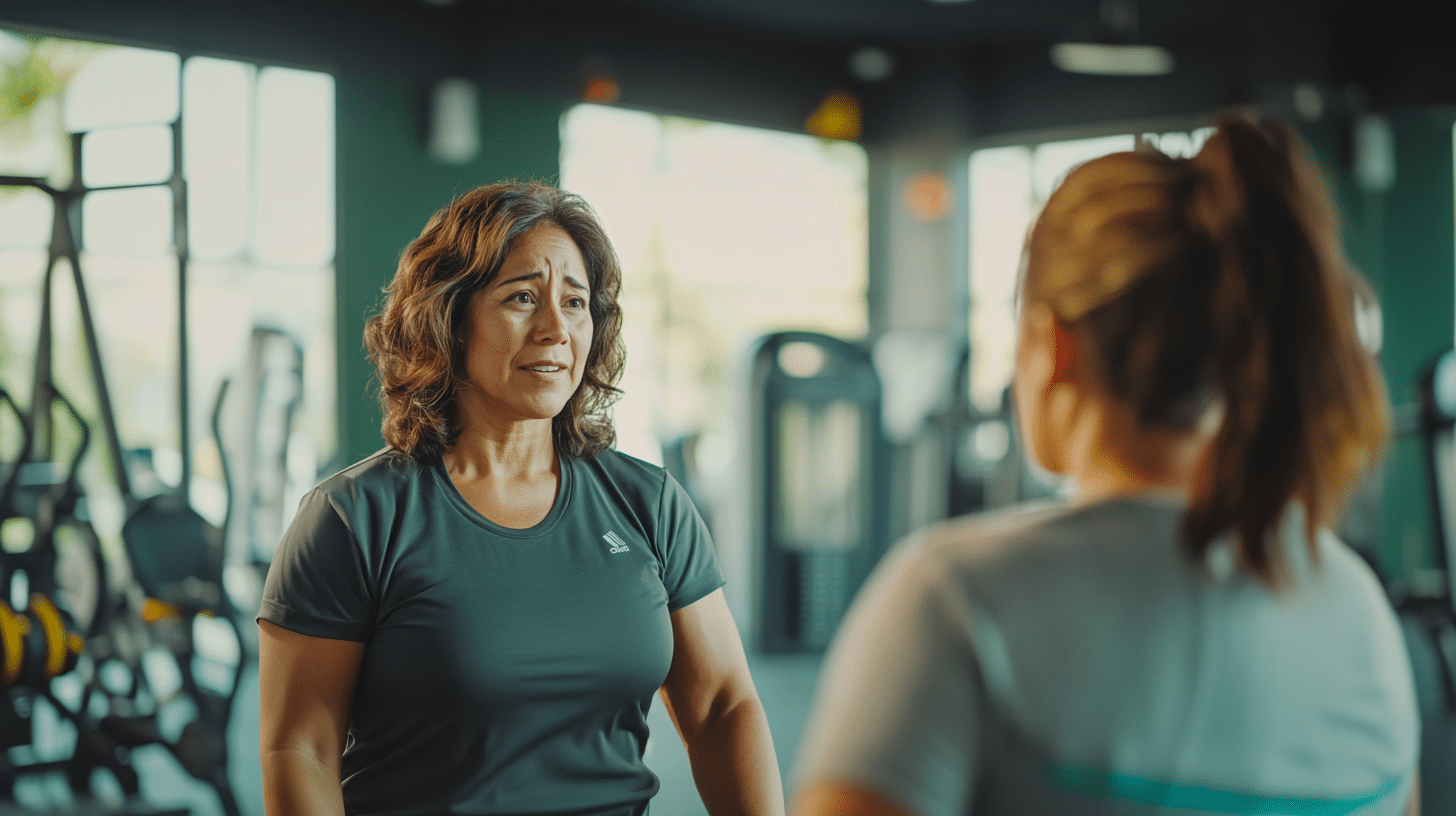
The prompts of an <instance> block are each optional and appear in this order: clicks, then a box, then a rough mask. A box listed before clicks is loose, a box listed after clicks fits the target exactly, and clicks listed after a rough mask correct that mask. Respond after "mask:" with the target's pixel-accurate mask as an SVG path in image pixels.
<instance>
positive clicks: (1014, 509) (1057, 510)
mask: <svg viewBox="0 0 1456 816" xmlns="http://www.w3.org/2000/svg"><path fill="white" fill-rule="evenodd" d="M1074 512H1075V508H1073V507H1072V506H1071V505H1069V504H1068V503H1066V502H1065V501H1060V500H1055V499H1047V500H1041V501H1032V502H1024V503H1021V504H1015V505H1011V506H1008V507H1001V508H997V509H994V510H985V511H982V512H978V513H970V514H968V515H964V516H957V517H955V518H951V519H947V520H945V521H941V522H938V523H935V524H931V525H929V526H927V527H924V528H922V529H920V530H918V531H916V532H914V533H912V534H911V535H910V536H908V537H907V538H906V539H905V541H904V542H903V543H902V544H901V545H900V546H901V547H902V548H905V549H906V551H907V552H908V553H914V554H915V555H916V556H918V557H920V558H925V559H930V560H937V561H954V562H960V563H966V562H980V561H995V560H998V559H1004V558H1007V557H1012V556H1014V555H1015V554H1016V553H1017V552H1018V551H1020V550H1022V549H1024V548H1025V547H1026V545H1027V544H1029V543H1032V542H1037V541H1041V540H1044V539H1046V538H1047V535H1046V534H1047V532H1048V531H1049V530H1051V529H1053V528H1054V527H1056V526H1058V522H1060V521H1062V520H1064V519H1065V518H1066V517H1067V516H1068V515H1069V514H1072V513H1074Z"/></svg>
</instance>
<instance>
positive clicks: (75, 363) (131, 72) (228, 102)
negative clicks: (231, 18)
mask: <svg viewBox="0 0 1456 816" xmlns="http://www.w3.org/2000/svg"><path fill="white" fill-rule="evenodd" d="M0 68H3V72H4V73H3V85H0V105H3V107H0V176H10V177H16V178H12V179H11V183H7V184H4V185H0V383H3V386H4V388H5V389H6V390H7V391H8V392H10V393H11V394H14V395H15V396H16V398H17V400H18V401H19V402H21V403H22V404H26V403H27V402H28V401H29V399H30V392H31V381H32V372H33V367H34V363H35V360H36V357H37V352H36V349H37V346H38V342H37V338H38V337H39V332H40V315H41V312H42V309H41V307H42V303H41V289H42V279H43V274H44V271H45V269H46V267H47V262H48V253H49V252H50V251H51V249H52V248H53V242H52V238H53V236H52V222H53V216H54V215H55V206H54V203H53V202H54V201H55V200H57V199H56V198H55V197H53V196H52V195H49V194H47V193H46V192H44V191H43V190H41V189H39V188H38V187H36V186H27V185H26V184H22V183H18V182H17V181H16V179H17V178H34V179H40V180H43V181H44V183H45V184H46V185H48V186H49V187H51V188H54V189H57V190H62V191H69V192H68V194H70V195H73V196H74V200H75V201H76V202H77V203H76V204H75V205H74V206H73V207H71V208H69V219H68V221H69V223H70V226H71V227H72V228H73V229H74V230H75V233H76V235H77V237H78V239H79V242H80V245H79V250H80V252H79V259H80V267H81V272H82V279H83V281H84V285H85V289H86V294H87V295H88V296H89V302H90V311H91V313H92V317H93V318H94V321H95V325H96V329H97V334H98V337H99V340H100V344H99V345H100V349H101V361H100V362H101V364H102V366H103V368H104V371H105V375H106V378H107V380H108V383H109V390H110V396H111V403H112V407H113V408H114V412H115V416H116V423H117V427H118V431H119V437H120V441H121V446H122V448H123V449H124V450H126V451H127V452H128V453H127V454H126V457H127V466H128V469H129V471H130V472H131V473H132V474H133V477H134V481H135V486H136V489H135V491H134V492H136V493H140V494H142V495H145V494H147V493H149V492H158V491H160V490H166V489H178V488H179V487H181V486H180V484H179V482H180V480H181V479H182V476H183V473H184V472H188V473H189V474H190V479H189V481H190V484H188V485H186V486H185V489H184V493H185V494H187V495H188V496H189V497H190V499H191V501H192V503H193V504H194V506H195V507H196V508H197V509H198V510H199V511H200V512H201V513H203V515H205V516H207V517H209V518H210V519H211V520H213V521H214V522H220V521H221V520H222V518H223V514H224V512H225V510H226V508H227V504H228V496H227V495H226V491H225V490H224V489H223V462H222V458H221V456H220V455H219V448H218V446H217V445H216V444H214V442H213V436H212V431H211V428H210V418H211V412H212V408H213V400H214V397H215V395H216V394H217V391H218V386H219V383H220V382H221V380H222V379H223V378H224V377H230V378H232V379H233V381H234V388H233V391H234V392H235V393H236V392H238V391H240V390H245V389H244V387H243V386H244V383H243V380H244V379H245V378H244V377H243V376H242V375H243V374H244V371H243V369H244V367H245V362H246V361H247V359H248V355H249V352H250V349H254V348H256V342H255V340H254V338H255V336H256V334H255V328H258V327H262V328H264V329H266V330H267V331H268V332H270V333H271V334H270V336H276V337H287V338H289V344H290V345H294V346H295V347H301V348H302V349H303V354H302V358H301V359H302V378H301V379H302V402H301V403H299V404H298V407H297V410H296V411H295V412H294V414H293V417H292V419H293V421H292V423H291V425H289V426H285V427H284V428H283V429H282V430H280V429H277V428H275V429H271V432H273V433H275V434H276V433H286V434H288V435H289V439H288V440H287V441H288V442H289V443H290V444H288V445H287V446H286V448H287V450H288V451H289V456H290V457H291V464H290V466H289V470H290V476H289V481H290V482H292V483H295V485H294V486H293V487H290V488H289V490H292V491H295V492H296V491H297V490H299V489H301V488H302V487H304V486H307V485H308V484H311V483H312V481H313V480H314V479H315V477H316V474H317V469H318V467H319V463H320V462H321V461H324V460H326V459H328V458H329V457H331V456H332V455H333V452H334V448H335V438H336V436H335V428H334V422H335V420H334V417H335V411H334V393H333V391H334V377H333V368H334V353H333V328H332V326H333V301H334V298H333V285H334V284H333V280H334V278H333V274H334V273H333V267H332V264H333V254H334V243H335V239H334V186H333V185H334V182H333V179H334V161H333V155H334V148H333V137H334V134H333V126H334V125H333V123H334V115H333V107H334V101H333V99H334V92H333V80H332V78H331V77H329V76H328V75H326V74H321V73H316V72H311V71H301V70H293V69H285V68H278V67H266V66H257V65H252V64H248V63H243V62H235V61H230V60H221V59H211V58H203V57H189V58H185V59H184V58H182V57H180V56H179V55H177V54H174V53H169V52H165V51H155V50H147V49H140V48H125V47H113V46H105V45H99V44H93V43H82V42H74V41H67V40H59V39H51V38H37V37H33V36H29V35H23V34H19V33H11V32H4V31H0ZM179 151H180V152H179ZM78 164H79V167H78ZM179 195H182V196H185V202H183V201H179V198H178V197H179ZM179 205H183V206H179ZM54 281H55V286H54V288H53V291H52V293H51V308H52V311H53V326H52V331H51V332H50V335H51V338H52V343H53V353H52V358H53V361H54V380H55V382H56V384H57V387H58V388H59V389H60V390H61V391H62V392H64V393H65V394H66V396H67V397H69V398H70V399H71V400H72V401H73V402H75V403H76V404H77V408H78V409H79V413H80V414H81V415H82V416H83V417H84V418H85V419H86V420H87V422H88V423H91V425H92V430H93V432H94V433H95V435H94V436H93V440H92V447H91V451H92V452H91V454H89V455H88V457H87V462H86V466H85V469H84V471H83V473H84V481H85V484H86V490H87V493H88V498H89V504H90V512H91V515H92V517H93V518H94V520H95V522H96V525H97V528H98V530H99V531H100V532H101V533H102V534H103V536H104V537H106V538H107V539H109V540H110V541H113V542H114V541H115V539H116V533H117V531H118V530H119V528H120V525H121V521H122V518H121V516H122V514H123V506H124V505H123V501H122V499H121V496H120V495H119V492H118V490H117V486H116V481H115V480H114V479H113V478H112V470H111V466H110V462H111V456H110V452H109V451H108V450H106V445H105V440H104V438H103V437H102V435H101V433H100V426H99V422H98V418H99V416H100V408H101V406H100V405H99V404H98V401H97V397H96V390H95V389H94V387H93V385H92V379H91V373H90V372H91V365H92V361H91V360H90V358H89V355H88V353H87V349H86V345H85V343H84V342H83V335H82V328H81V313H80V310H79V308H78V298H77V293H76V290H75V288H74V287H73V285H72V282H71V281H72V270H71V265H70V264H69V263H68V262H66V261H64V260H62V261H60V262H59V265H58V267H57V268H56V273H55V276H54ZM184 314H185V326H183V325H182V324H183V320H182V317H183V315H184ZM184 332H185V333H184ZM184 360H185V361H186V366H185V369H184V368H183V367H182V365H181V361H184ZM268 365H271V363H269V362H268V361H264V362H263V366H264V367H265V368H266V367H267V366H268ZM184 371H185V377H184V376H183V372H184ZM184 384H185V386H186V387H185V389H184ZM255 384H256V383H255ZM184 390H185V392H186V393H185V397H186V404H187V406H188V408H187V411H186V416H182V409H181V407H180V406H181V404H182V399H181V398H182V396H183V394H182V392H183V391H184ZM255 390H256V389H255ZM255 396H256V395H255ZM274 396H275V397H276V395H274ZM249 417H250V414H249V410H248V409H243V408H241V407H239V406H236V405H235V406H234V407H233V409H232V410H231V411H230V412H228V413H226V414H225V415H224V420H225V422H229V423H238V422H247V421H249ZM184 427H185V428H186V431H187V433H186V434H184V433H183V428H184ZM63 430H64V429H62V428H61V427H60V426H59V424H58V426H57V432H58V433H60V432H62V431H63ZM183 439H187V440H188V441H189V442H188V444H189V446H190V449H188V450H184V449H183V444H182V442H183ZM275 447H277V448H278V449H283V447H284V446H283V445H281V444H278V445H275ZM8 450H9V449H7V452H8ZM230 464H231V465H232V466H233V467H234V469H235V472H236V468H237V467H238V465H239V463H238V462H236V461H234V462H231V463H230ZM288 506H289V507H290V509H291V504H289V505H288ZM275 526H276V525H275ZM274 543H275V544H276V542H274ZM113 546H116V545H113ZM255 555H256V554H255ZM265 555H266V553H265Z"/></svg>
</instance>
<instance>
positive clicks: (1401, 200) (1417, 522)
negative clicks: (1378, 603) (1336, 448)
mask: <svg viewBox="0 0 1456 816" xmlns="http://www.w3.org/2000/svg"><path fill="white" fill-rule="evenodd" d="M1453 121H1456V111H1452V110H1447V109H1442V110H1423V111H1412V112H1409V113H1402V114H1397V115H1394V116H1392V117H1391V124H1392V126H1393V128H1394V132H1395V145H1396V151H1395V153H1396V155H1395V160H1396V179H1395V185H1394V186H1393V187H1392V188H1391V189H1390V191H1389V192H1387V193H1385V194H1384V195H1383V196H1378V197H1377V196H1375V195H1369V197H1368V199H1367V202H1366V216H1367V230H1368V234H1370V235H1372V236H1373V237H1374V239H1375V240H1376V241H1378V249H1379V255H1380V268H1379V270H1378V272H1376V275H1377V276H1376V277H1375V279H1374V281H1373V282H1374V283H1375V286H1376V288H1377V290H1378V291H1379V293H1380V297H1381V302H1382V303H1383V304H1384V307H1385V314H1386V316H1387V318H1386V320H1385V347H1384V349H1383V350H1382V353H1381V357H1382V361H1383V362H1384V366H1385V376H1386V381H1387V383H1388V385H1389V388H1390V396H1391V400H1392V401H1393V402H1394V403H1395V404H1396V405H1397V406H1406V405H1412V404H1414V402H1415V399H1416V392H1415V381H1416V377H1417V376H1418V375H1419V373H1420V371H1421V370H1422V369H1423V368H1425V367H1426V366H1427V365H1429V364H1430V362H1431V361H1432V360H1433V359H1434V358H1435V357H1436V355H1437V354H1439V353H1440V352H1441V351H1443V350H1444V349H1446V348H1448V347H1450V345H1451V342H1452V336H1453V334H1456V211H1453V186H1452V185H1453V176H1452V169H1453V168H1452V140H1451V127H1452V123H1453ZM1424 468H1425V460H1424V453H1423V451H1422V449H1421V446H1420V440H1419V437H1418V436H1417V435H1416V434H1414V433H1405V434H1402V435H1400V436H1398V437H1397V438H1396V440H1395V442H1394V444H1393V445H1392V446H1391V450H1390V454H1389V455H1388V457H1387V460H1386V468H1385V493H1384V495H1385V507H1384V513H1383V514H1382V515H1383V523H1382V526H1381V549H1382V556H1383V558H1382V560H1383V563H1384V564H1385V565H1386V566H1387V568H1388V569H1395V568H1398V569H1399V570H1400V572H1407V571H1408V570H1409V569H1410V568H1412V567H1415V566H1428V565H1430V564H1431V563H1432V558H1433V552H1432V542H1433V541H1434V531H1433V527H1432V518H1431V514H1430V506H1429V498H1428V493H1427V490H1428V488H1427V485H1426V481H1425V471H1424Z"/></svg>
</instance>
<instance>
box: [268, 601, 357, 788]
mask: <svg viewBox="0 0 1456 816" xmlns="http://www.w3.org/2000/svg"><path fill="white" fill-rule="evenodd" d="M363 657H364V644H363V643H357V642H355V641H351V640H331V639H329V638H316V637H310V636H308V635H300V634H298V633H297V632H292V631H289V630H287V629H284V628H283V627H281V626H276V625H274V624H272V623H269V622H267V621H259V622H258V701H259V705H260V708H261V710H262V723H261V732H260V745H259V749H260V753H261V756H262V761H263V807H264V810H265V811H266V812H267V814H268V816H343V814H344V798H343V793H342V791H341V789H340V765H341V759H342V757H343V754H344V739H345V734H346V733H347V732H348V727H349V709H350V707H351V705H352V703H353V700H354V681H355V679H356V678H357V677H358V674H359V664H360V661H361V660H362V659H363Z"/></svg>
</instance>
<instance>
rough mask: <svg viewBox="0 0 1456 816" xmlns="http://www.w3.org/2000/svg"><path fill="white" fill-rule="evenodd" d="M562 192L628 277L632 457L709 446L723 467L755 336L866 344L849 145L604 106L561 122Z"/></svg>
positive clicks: (861, 231) (619, 415) (628, 445)
mask: <svg viewBox="0 0 1456 816" xmlns="http://www.w3.org/2000/svg"><path fill="white" fill-rule="evenodd" d="M562 145H563V147H562V160H561V184H562V186H563V187H564V188H566V189H568V190H571V191H573V192H576V193H579V194H581V195H582V196H583V197H585V198H586V200H587V201H588V202H590V203H591V204H592V206H593V207H595V208H596V210H597V212H598V213H599V214H600V215H601V217H602V220H603V222H604V223H605V225H606V228H607V232H608V234H609V235H610V236H611V238H612V241H613V242H614V244H615V246H616V249H617V253H618V254H619V255H620V256H621V259H622V264H623V277H624V280H623V294H622V306H623V309H624V312H625V322H624V332H625V337H626V343H627V371H626V374H625V376H624V378H623V382H622V387H623V389H624V390H625V392H626V394H625V396H624V397H623V398H622V400H621V402H619V403H618V404H617V407H616V411H615V418H616V422H617V428H618V432H619V435H620V447H621V448H622V450H623V451H625V452H627V453H631V454H633V455H636V456H639V457H643V458H646V459H649V460H660V458H661V445H662V443H663V442H665V441H670V440H672V439H675V438H681V437H684V436H701V437H702V438H703V440H704V444H703V445H702V446H700V447H699V456H698V464H699V465H700V466H701V467H703V468H705V469H707V470H712V469H713V468H714V467H715V466H717V465H723V464H724V463H725V461H726V459H727V455H728V452H729V446H731V445H732V444H733V442H732V436H731V434H732V428H731V423H730V418H731V417H732V416H733V415H734V412H735V410H736V409H738V408H739V407H740V400H741V390H742V389H744V388H746V385H747V383H746V381H745V380H744V379H743V377H742V376H741V371H740V370H739V369H740V367H741V365H742V363H743V361H744V357H745V355H746V353H747V349H748V347H749V345H750V343H752V341H753V340H755V339H756V338H758V337H761V336H763V335H764V334H766V333H769V332H773V331H778V330H783V329H807V330H813V331H819V332H824V333H826V334H832V335H836V336H839V337H844V338H848V339H852V340H853V339H859V338H861V337H863V336H864V334H865V332H866V325H867V312H866V307H865V290H866V281H867V272H866V225H865V224H866V221H865V219H866V215H865V207H866V205H865V202H866V193H865V174H866V162H865V155H864V151H863V150H862V149H861V148H860V147H859V146H858V145H855V144H852V143H848V142H834V141H826V140H822V139H817V138H814V137H810V136H803V135H797V134H789V133H780V132H775V131H767V130H759V129H755V128H747V127H739V126H734V125H727V124H719V123H712V122H702V121H696V120H689V119H682V118H677V117H669V116H658V115H654V114H650V113H642V112H637V111H628V110H622V109H617V108H610V107H602V106H597V105H578V106H576V107H575V108H573V109H572V110H571V111H569V112H568V113H567V115H566V116H565V118H564V119H563V122H562Z"/></svg>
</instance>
